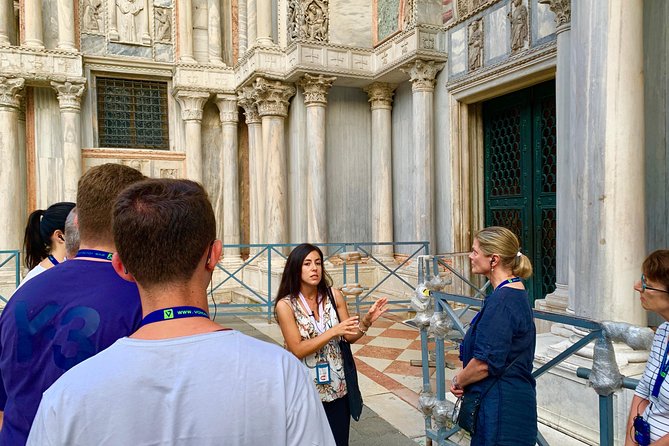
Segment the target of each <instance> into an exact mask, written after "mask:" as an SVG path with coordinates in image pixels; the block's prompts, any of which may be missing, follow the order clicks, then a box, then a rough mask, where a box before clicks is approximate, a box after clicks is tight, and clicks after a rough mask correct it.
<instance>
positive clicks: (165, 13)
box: [154, 8, 172, 42]
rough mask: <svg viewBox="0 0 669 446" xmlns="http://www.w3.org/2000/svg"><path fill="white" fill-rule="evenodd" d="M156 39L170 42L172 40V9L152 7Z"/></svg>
mask: <svg viewBox="0 0 669 446" xmlns="http://www.w3.org/2000/svg"><path fill="white" fill-rule="evenodd" d="M154 11H155V20H156V21H155V26H154V29H155V30H156V40H157V41H159V42H170V41H171V40H172V10H171V9H166V8H154Z"/></svg>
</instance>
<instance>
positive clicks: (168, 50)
mask: <svg viewBox="0 0 669 446" xmlns="http://www.w3.org/2000/svg"><path fill="white" fill-rule="evenodd" d="M153 49H154V51H155V58H156V62H174V46H173V45H171V44H167V43H156V44H154V46H153Z"/></svg>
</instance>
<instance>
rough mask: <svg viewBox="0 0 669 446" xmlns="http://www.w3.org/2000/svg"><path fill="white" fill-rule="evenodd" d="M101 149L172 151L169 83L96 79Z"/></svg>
mask: <svg viewBox="0 0 669 446" xmlns="http://www.w3.org/2000/svg"><path fill="white" fill-rule="evenodd" d="M96 83H97V106H98V110H97V112H98V139H99V146H100V147H116V148H133V149H165V150H166V149H169V131H168V120H167V84H166V83H165V82H154V81H142V80H129V79H114V78H102V77H99V78H97V79H96Z"/></svg>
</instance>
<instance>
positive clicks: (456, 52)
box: [448, 26, 467, 76]
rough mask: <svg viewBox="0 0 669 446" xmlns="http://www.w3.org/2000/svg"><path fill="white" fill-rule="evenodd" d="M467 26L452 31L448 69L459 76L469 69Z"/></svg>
mask: <svg viewBox="0 0 669 446" xmlns="http://www.w3.org/2000/svg"><path fill="white" fill-rule="evenodd" d="M466 37H467V28H465V27H464V26H462V27H460V28H458V29H456V30H454V31H452V32H451V33H450V39H449V41H450V50H449V52H448V69H449V72H450V74H451V75H453V76H457V75H459V74H462V73H464V72H465V71H466V70H467V47H466V43H465V42H466Z"/></svg>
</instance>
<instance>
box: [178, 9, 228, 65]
mask: <svg viewBox="0 0 669 446" xmlns="http://www.w3.org/2000/svg"><path fill="white" fill-rule="evenodd" d="M177 5H178V9H177V14H178V16H177V24H178V26H179V27H178V32H179V62H183V63H196V60H195V59H194V58H193V3H192V0H178V3H177ZM219 11H220V10H219ZM219 46H220V40H219Z"/></svg>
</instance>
